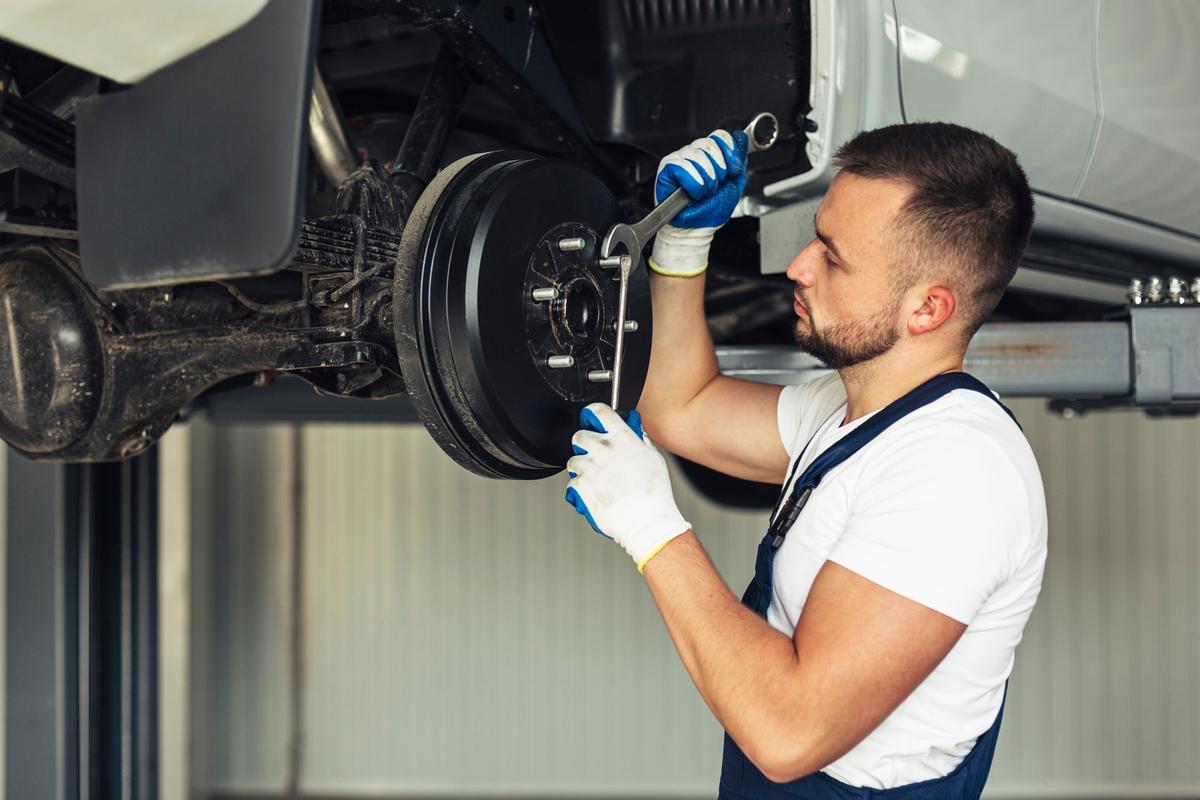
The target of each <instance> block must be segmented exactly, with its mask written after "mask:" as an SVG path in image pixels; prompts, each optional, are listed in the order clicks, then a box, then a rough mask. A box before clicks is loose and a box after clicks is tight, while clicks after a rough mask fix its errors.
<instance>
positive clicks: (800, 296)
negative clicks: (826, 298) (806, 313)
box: [792, 286, 808, 308]
mask: <svg viewBox="0 0 1200 800" xmlns="http://www.w3.org/2000/svg"><path fill="white" fill-rule="evenodd" d="M792 297H795V298H796V300H797V302H799V303H800V305H802V306H804V307H805V308H808V298H807V297H806V296H805V294H804V290H803V289H801V288H800V287H798V286H797V287H796V289H795V290H794V291H793V292H792Z"/></svg>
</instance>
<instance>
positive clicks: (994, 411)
mask: <svg viewBox="0 0 1200 800" xmlns="http://www.w3.org/2000/svg"><path fill="white" fill-rule="evenodd" d="M845 411H846V391H845V388H844V387H843V385H842V381H841V378H840V377H839V376H838V375H837V374H836V373H832V374H830V375H827V376H823V377H821V378H818V379H817V380H815V381H812V382H811V383H808V384H804V385H801V386H789V387H787V388H785V389H784V390H783V393H782V394H781V395H780V398H779V408H778V421H779V433H780V436H781V438H782V439H783V443H784V446H785V447H786V448H787V450H788V454H789V455H790V456H791V458H792V460H793V462H794V461H795V459H796V457H797V456H799V455H800V452H801V450H804V446H805V444H806V443H808V441H809V439H810V438H812V444H810V445H809V446H808V448H807V450H806V451H805V453H804V457H803V462H802V463H801V464H800V467H799V469H798V470H797V471H796V477H797V478H798V477H799V475H800V473H802V472H803V471H804V469H805V468H806V467H807V466H808V464H809V463H810V462H811V461H812V460H813V459H815V458H816V457H817V456H818V455H819V454H820V453H822V452H823V451H824V450H825V449H827V448H828V447H829V446H830V445H832V444H833V443H834V442H836V441H837V440H838V439H840V438H842V437H843V436H845V435H846V434H847V433H849V432H850V431H852V430H854V429H855V428H856V427H858V426H859V425H861V424H863V422H865V421H866V420H867V419H869V418H870V417H871V416H872V415H871V414H868V415H867V416H865V417H862V418H860V419H857V420H855V421H854V422H852V423H850V424H849V425H844V426H843V425H842V421H843V419H844V418H845ZM814 434H815V438H813V437H814ZM789 489H790V486H789ZM826 560H829V561H833V562H836V563H837V564H840V565H842V566H843V567H846V568H847V569H849V570H852V571H853V572H855V573H857V574H859V575H861V576H863V577H864V578H866V579H868V580H870V581H872V582H874V583H877V584H879V585H880V586H883V587H885V588H887V589H890V590H891V591H893V592H896V593H898V594H901V595H904V596H905V597H908V598H910V599H912V600H915V601H916V602H918V603H920V604H922V605H924V606H927V607H929V608H932V609H934V610H935V611H940V612H941V613H943V614H945V615H947V616H949V617H953V618H954V619H956V620H958V621H959V622H962V623H964V624H965V625H966V626H967V629H966V632H965V633H964V634H963V636H962V638H961V639H959V641H958V643H957V644H955V646H954V648H953V649H952V650H951V651H950V653H949V654H948V655H947V656H946V658H945V659H944V660H943V661H942V662H941V663H940V664H939V665H938V666H937V668H936V669H934V671H933V673H932V674H931V675H930V676H929V677H928V678H926V679H925V681H924V682H922V683H921V685H920V686H918V687H917V689H916V690H915V691H914V692H913V693H912V694H911V695H909V697H908V698H907V699H905V700H904V702H902V703H901V704H900V706H899V707H898V708H897V709H896V710H895V711H893V712H892V714H891V715H890V716H889V717H888V718H887V719H885V720H884V721H883V723H881V724H880V725H879V727H878V728H876V729H875V730H874V731H872V732H871V733H870V734H868V736H867V737H866V738H865V739H863V740H862V742H860V743H859V744H858V745H857V746H856V747H854V749H852V750H851V751H850V752H849V753H847V754H846V755H844V756H842V757H841V758H839V759H838V760H837V761H835V762H833V763H832V764H830V765H829V766H827V767H826V768H825V769H824V770H822V771H823V772H825V773H826V774H828V775H830V776H831V777H833V778H835V779H837V780H839V781H841V782H843V783H846V784H849V785H851V786H867V787H871V788H875V789H890V788H893V787H896V786H903V785H906V784H910V783H915V782H917V781H924V780H930V779H932V778H939V777H942V776H944V775H948V774H949V773H950V772H951V771H953V769H954V768H955V767H956V766H957V765H958V764H959V762H960V761H962V759H963V758H964V757H965V756H966V755H967V753H969V752H970V751H971V748H972V746H973V745H974V743H975V740H976V739H977V738H978V737H979V736H980V735H981V734H983V733H984V732H985V731H986V730H987V729H988V728H990V727H991V725H992V723H993V722H994V721H995V719H996V714H997V712H998V711H999V710H1000V702H1001V699H1002V698H1003V695H1004V684H1005V681H1006V680H1007V679H1008V676H1009V673H1010V672H1011V671H1012V666H1013V654H1014V652H1015V650H1016V647H1017V643H1018V642H1020V641H1021V632H1022V630H1023V629H1024V627H1025V622H1026V620H1028V619H1029V614H1030V612H1031V611H1032V610H1033V605H1034V602H1035V601H1036V600H1037V596H1038V591H1039V590H1040V589H1041V585H1042V569H1043V566H1044V564H1045V561H1046V501H1045V496H1044V494H1043V490H1042V477H1041V473H1040V472H1039V471H1038V466H1037V462H1036V461H1035V460H1034V456H1033V451H1032V450H1031V449H1030V447H1029V443H1028V442H1027V441H1026V440H1025V436H1024V434H1023V433H1022V432H1021V430H1020V428H1018V427H1017V426H1016V425H1015V424H1014V423H1013V421H1012V420H1011V419H1010V418H1009V417H1008V415H1007V414H1006V413H1005V412H1004V409H1002V408H1001V407H1000V406H999V405H998V404H997V403H995V402H994V401H992V400H990V399H988V398H987V397H984V396H983V395H981V394H979V393H978V392H974V391H970V390H965V389H957V390H955V391H952V392H949V393H948V394H946V395H944V396H942V397H941V398H939V399H938V400H935V401H934V402H932V403H930V404H929V405H927V406H924V407H922V408H920V409H918V410H917V411H914V412H913V413H911V414H909V415H908V416H906V417H904V418H902V419H900V420H898V421H897V422H895V423H893V424H892V425H891V427H889V428H888V429H887V430H885V431H884V432H883V433H881V434H880V435H879V436H877V437H876V438H875V439H874V440H873V441H871V442H870V443H868V444H867V445H866V446H864V447H863V448H862V449H861V450H859V451H858V452H857V453H855V454H854V455H853V456H851V457H850V458H849V459H847V460H846V461H844V462H843V463H841V464H839V465H838V466H837V467H835V468H834V469H832V470H830V471H829V473H827V474H826V475H825V477H824V478H823V479H822V481H821V483H820V485H819V486H818V487H817V488H816V490H815V491H814V492H813V493H812V496H811V497H810V498H809V500H808V504H807V505H806V506H805V508H804V510H803V512H801V514H800V518H799V519H798V520H797V521H796V524H795V525H794V526H793V527H792V529H791V531H790V532H789V533H788V536H787V539H786V540H785V541H784V543H783V545H782V546H781V547H780V548H779V551H778V552H777V553H776V554H775V569H774V585H773V589H774V592H773V597H772V600H771V606H770V608H769V609H768V612H767V621H768V622H769V623H770V624H771V626H772V627H774V628H775V629H777V630H779V631H782V632H783V633H785V634H787V635H788V636H792V635H793V634H794V632H795V630H796V622H797V620H798V619H799V618H800V612H801V610H802V609H803V608H804V601H805V599H806V598H807V597H808V591H809V589H810V588H811V587H812V583H813V580H814V579H815V578H816V576H817V572H818V570H820V569H821V566H822V565H823V564H824V563H825V561H826Z"/></svg>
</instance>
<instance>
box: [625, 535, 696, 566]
mask: <svg viewBox="0 0 1200 800" xmlns="http://www.w3.org/2000/svg"><path fill="white" fill-rule="evenodd" d="M688 530H691V528H688ZM685 533H687V531H680V532H679V533H677V534H675V535H674V536H672V537H671V538H670V539H667V540H666V541H665V542H663V543H662V544H660V545H659V546H658V547H656V548H654V549H653V550H652V551H650V555H648V556H646V557H645V558H643V559H642V560H641V561H639V562H637V571H638V575H642V574H643V572H642V570H644V569H645V568H646V565H647V564H649V563H650V559H652V558H654V557H655V556H656V555H658V554H659V553H661V552H662V549H663V548H664V547H666V546H667V545H669V544H670V543H671V542H673V541H675V540H676V539H677V538H679V537H680V536H683V534H685Z"/></svg>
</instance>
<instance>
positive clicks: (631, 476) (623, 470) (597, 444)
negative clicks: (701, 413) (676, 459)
mask: <svg viewBox="0 0 1200 800" xmlns="http://www.w3.org/2000/svg"><path fill="white" fill-rule="evenodd" d="M579 423H580V424H581V425H582V426H583V430H580V431H577V432H576V433H575V435H574V436H573V437H572V438H571V446H572V448H573V449H574V451H575V455H574V456H573V457H572V458H571V460H570V461H568V462H567V472H568V474H569V475H570V476H571V480H570V481H568V482H567V498H566V499H567V502H568V503H570V504H571V505H572V506H574V507H575V511H576V512H578V513H579V514H582V515H583V516H584V517H586V518H587V521H588V522H589V523H590V524H591V526H592V529H593V530H595V531H596V532H597V533H600V534H603V535H604V536H607V537H608V538H610V539H612V540H614V541H615V542H616V543H617V544H619V545H621V547H624V548H625V552H626V553H629V555H630V557H632V558H633V560H634V563H636V564H637V568H638V572H641V571H642V570H643V569H644V568H645V566H646V562H648V561H649V560H650V559H651V558H653V557H654V556H655V555H657V554H658V552H659V551H660V550H662V549H663V548H664V547H666V545H667V543H668V542H670V541H671V540H672V539H674V538H675V537H676V536H679V535H680V534H682V533H687V532H688V531H690V530H691V529H692V525H691V523H690V522H688V521H687V520H686V519H684V518H683V516H682V515H681V514H680V513H679V509H678V508H677V507H676V505H675V496H674V494H673V493H672V492H671V479H670V476H669V475H668V474H667V462H666V460H665V459H664V458H663V457H662V454H661V453H659V452H658V449H657V448H656V447H655V446H654V445H653V444H651V443H650V439H649V437H647V436H646V435H645V434H644V433H643V432H642V421H641V416H640V415H639V414H638V412H636V411H632V412H630V414H629V423H628V424H626V423H625V420H623V419H621V417H620V416H618V415H617V413H616V412H615V411H613V410H612V408H610V407H609V406H608V405H606V404H604V403H592V404H591V405H589V406H587V407H586V408H584V409H583V410H582V411H581V412H579Z"/></svg>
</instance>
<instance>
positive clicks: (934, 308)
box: [908, 284, 957, 336]
mask: <svg viewBox="0 0 1200 800" xmlns="http://www.w3.org/2000/svg"><path fill="white" fill-rule="evenodd" d="M913 291H915V292H918V295H917V298H916V299H917V300H918V301H919V302H920V305H919V306H917V308H916V310H914V311H913V313H912V314H911V315H909V318H908V332H909V333H911V334H912V335H913V336H920V335H921V334H923V333H931V332H933V331H935V330H937V329H938V328H940V327H942V326H943V325H945V324H946V322H947V320H949V319H950V318H951V317H952V316H954V309H955V306H956V305H957V301H956V300H955V297H954V292H953V291H951V290H950V289H949V288H948V287H945V286H941V285H937V284H935V285H933V286H925V287H920V288H915V289H914V290H913Z"/></svg>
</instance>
